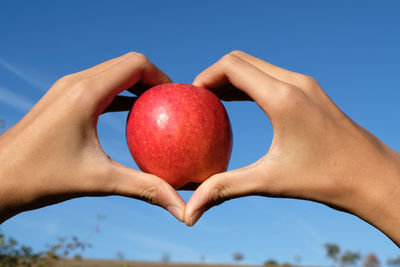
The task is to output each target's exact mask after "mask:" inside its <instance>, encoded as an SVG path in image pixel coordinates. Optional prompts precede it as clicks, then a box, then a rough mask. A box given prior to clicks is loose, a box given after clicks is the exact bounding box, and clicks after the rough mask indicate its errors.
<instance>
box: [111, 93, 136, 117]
mask: <svg viewBox="0 0 400 267" xmlns="http://www.w3.org/2000/svg"><path fill="white" fill-rule="evenodd" d="M136 99H137V97H129V96H119V95H117V96H116V97H115V98H114V99H113V101H112V102H111V103H110V105H108V107H106V109H105V110H104V111H103V114H104V113H107V112H118V111H129V110H131V108H132V106H133V104H134V103H135V101H136Z"/></svg>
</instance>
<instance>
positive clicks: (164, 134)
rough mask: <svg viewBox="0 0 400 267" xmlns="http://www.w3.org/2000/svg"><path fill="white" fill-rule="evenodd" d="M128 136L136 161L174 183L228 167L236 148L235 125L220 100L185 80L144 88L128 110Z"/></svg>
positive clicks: (179, 184) (181, 183) (176, 185)
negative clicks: (233, 132)
mask: <svg viewBox="0 0 400 267" xmlns="http://www.w3.org/2000/svg"><path fill="white" fill-rule="evenodd" d="M126 137H127V142H128V147H129V150H130V152H131V154H132V157H133V159H134V160H135V162H136V164H137V165H138V167H139V168H140V169H141V170H142V171H144V172H147V173H151V174H154V175H157V176H158V177H160V178H162V179H164V180H165V181H166V182H168V183H169V184H170V185H172V186H173V187H174V188H180V187H182V186H184V185H186V184H188V183H202V182H203V181H205V180H206V179H207V178H209V177H210V176H211V175H213V174H216V173H220V172H224V171H226V169H227V167H228V164H229V160H230V157H231V152H232V128H231V124H230V121H229V117H228V114H227V113H226V110H225V108H224V106H223V105H222V103H221V101H220V100H219V99H218V97H217V96H215V95H214V94H213V93H212V92H210V91H209V90H207V89H204V88H200V87H195V86H193V85H190V84H183V83H168V84H161V85H157V86H154V87H152V88H150V89H149V90H147V91H146V92H144V93H143V94H142V95H141V96H140V97H139V98H138V99H137V100H136V102H135V104H134V105H133V107H132V109H131V111H130V113H129V117H128V120H127V127H126Z"/></svg>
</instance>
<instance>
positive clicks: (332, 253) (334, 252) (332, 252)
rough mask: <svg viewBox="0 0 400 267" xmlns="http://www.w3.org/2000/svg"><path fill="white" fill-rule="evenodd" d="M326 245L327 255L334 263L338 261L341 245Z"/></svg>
mask: <svg viewBox="0 0 400 267" xmlns="http://www.w3.org/2000/svg"><path fill="white" fill-rule="evenodd" d="M324 247H325V249H326V257H328V258H329V259H331V260H332V261H333V262H334V263H337V262H338V260H339V253H340V247H339V246H338V245H336V244H333V243H326V244H324Z"/></svg>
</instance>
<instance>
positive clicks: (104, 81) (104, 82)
mask: <svg viewBox="0 0 400 267" xmlns="http://www.w3.org/2000/svg"><path fill="white" fill-rule="evenodd" d="M139 81H140V82H142V83H143V84H146V85H148V86H154V85H157V84H161V83H168V82H171V80H170V79H169V77H168V76H167V75H165V74H164V73H163V72H162V71H161V70H160V69H158V68H157V67H156V66H155V65H153V64H152V63H151V62H150V61H149V60H148V59H147V58H146V57H145V56H143V55H142V54H138V53H133V52H132V53H128V54H126V55H124V56H123V57H122V58H121V60H119V61H117V62H115V63H114V64H111V65H109V66H108V67H107V68H105V69H104V70H103V71H101V72H98V73H96V74H93V75H92V76H90V77H88V78H86V79H84V80H83V81H82V82H81V84H80V86H81V87H82V86H83V87H84V88H78V90H85V91H87V93H88V94H89V97H90V99H91V102H92V103H93V105H94V106H95V107H98V106H100V108H102V110H101V111H103V110H104V109H105V107H106V106H108V105H109V104H110V103H111V101H112V99H113V98H114V97H115V96H116V95H118V94H119V93H120V92H122V91H124V90H126V89H129V88H130V87H132V86H133V85H135V84H136V83H138V82H139ZM84 93H86V92H84Z"/></svg>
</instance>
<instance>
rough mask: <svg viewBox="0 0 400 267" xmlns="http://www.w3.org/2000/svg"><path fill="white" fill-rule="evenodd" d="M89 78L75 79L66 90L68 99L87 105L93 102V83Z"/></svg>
mask: <svg viewBox="0 0 400 267" xmlns="http://www.w3.org/2000/svg"><path fill="white" fill-rule="evenodd" d="M93 83H94V82H93V80H92V79H91V78H85V79H82V80H79V81H77V82H76V83H75V84H74V86H72V87H71V89H70V90H69V92H68V98H69V101H73V102H75V103H79V104H82V105H83V106H85V107H87V106H88V105H91V104H92V103H93V98H92V96H93V91H94V90H95V89H94V84H93Z"/></svg>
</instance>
